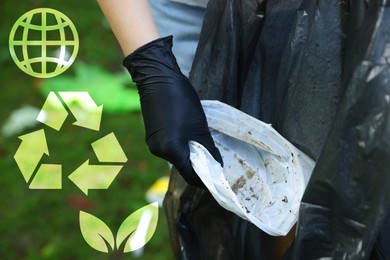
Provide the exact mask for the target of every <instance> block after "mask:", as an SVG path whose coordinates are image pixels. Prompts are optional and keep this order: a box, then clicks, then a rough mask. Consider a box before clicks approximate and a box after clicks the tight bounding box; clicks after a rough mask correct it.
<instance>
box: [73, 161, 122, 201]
mask: <svg viewBox="0 0 390 260" xmlns="http://www.w3.org/2000/svg"><path fill="white" fill-rule="evenodd" d="M122 167H123V165H90V164H89V160H87V161H85V162H84V163H83V164H82V165H81V166H80V167H79V168H77V169H76V170H75V171H74V172H72V173H71V174H70V175H69V176H68V178H69V179H70V180H71V181H72V182H73V183H74V184H75V185H76V186H77V187H79V189H80V190H81V191H82V192H84V193H85V195H88V190H91V189H108V187H110V185H111V183H112V182H113V181H114V179H115V177H116V176H117V175H118V173H119V172H120V170H121V169H122Z"/></svg>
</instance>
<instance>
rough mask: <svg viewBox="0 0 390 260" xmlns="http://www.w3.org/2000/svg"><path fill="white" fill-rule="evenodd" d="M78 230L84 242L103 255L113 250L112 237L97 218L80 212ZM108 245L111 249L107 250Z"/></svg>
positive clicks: (108, 229) (105, 226) (107, 228)
mask: <svg viewBox="0 0 390 260" xmlns="http://www.w3.org/2000/svg"><path fill="white" fill-rule="evenodd" d="M80 229H81V234H82V235H83V237H84V240H85V241H86V242H87V243H88V245H90V246H91V247H92V248H93V249H95V250H97V251H100V252H104V253H108V252H109V251H112V250H113V249H114V245H115V244H114V243H115V242H114V236H113V234H112V232H111V230H110V228H109V227H108V226H107V225H106V224H105V223H104V222H103V221H101V220H100V219H98V218H97V217H95V216H93V215H91V214H89V213H87V212H84V211H80ZM108 245H110V246H111V248H108Z"/></svg>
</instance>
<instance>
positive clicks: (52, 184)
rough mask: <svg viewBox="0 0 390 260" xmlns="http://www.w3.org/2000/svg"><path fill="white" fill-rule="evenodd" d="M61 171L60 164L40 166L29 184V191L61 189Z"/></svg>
mask: <svg viewBox="0 0 390 260" xmlns="http://www.w3.org/2000/svg"><path fill="white" fill-rule="evenodd" d="M61 169H62V166H61V164H41V166H40V167H39V169H38V171H37V173H36V174H35V176H34V179H33V180H32V181H31V183H30V189H61V188H62V174H61Z"/></svg>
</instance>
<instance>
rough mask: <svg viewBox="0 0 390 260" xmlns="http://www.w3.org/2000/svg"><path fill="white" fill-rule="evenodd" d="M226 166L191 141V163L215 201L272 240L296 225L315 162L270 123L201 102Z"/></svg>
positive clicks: (237, 111) (219, 105)
mask: <svg viewBox="0 0 390 260" xmlns="http://www.w3.org/2000/svg"><path fill="white" fill-rule="evenodd" d="M202 106H203V109H204V111H205V114H206V118H207V122H208V126H209V128H210V129H211V131H212V132H211V133H212V136H213V139H214V142H215V144H216V146H217V147H218V149H219V151H220V152H221V155H222V158H223V161H224V167H223V168H222V167H221V165H220V164H219V163H218V162H217V161H215V160H214V159H213V157H212V155H211V154H210V153H209V152H208V151H207V149H205V148H204V147H203V146H202V145H201V144H199V143H196V142H194V141H191V142H190V151H191V162H192V165H193V167H194V169H195V171H196V172H197V174H198V175H199V177H200V178H201V180H202V181H203V183H204V184H205V185H206V187H207V189H208V190H209V192H211V194H212V195H213V197H214V198H215V199H216V201H217V202H218V203H219V204H220V205H222V206H223V207H224V208H225V209H227V210H229V211H232V212H234V213H235V214H237V215H238V216H240V217H242V218H243V219H247V220H249V221H250V222H251V223H253V224H255V225H256V226H257V227H259V228H260V229H262V230H263V231H265V232H266V233H268V234H270V235H273V236H284V235H286V234H287V233H288V232H289V231H290V230H291V228H292V227H293V226H294V224H295V223H296V221H297V216H298V210H299V206H300V202H301V198H302V195H303V192H304V189H305V184H306V183H307V181H308V179H309V178H310V175H311V172H312V170H313V168H314V162H313V161H312V160H311V159H310V158H309V157H307V156H306V155H305V154H303V153H302V152H300V151H299V150H298V149H296V148H295V147H294V146H293V145H292V144H291V143H289V142H288V141H287V140H286V139H284V138H283V137H282V136H281V135H280V134H278V133H277V132H276V131H275V130H274V129H273V128H272V127H271V126H270V125H269V124H265V123H263V122H261V121H259V120H257V119H255V118H253V117H251V116H249V115H247V114H245V113H243V112H241V111H239V110H237V109H236V108H233V107H231V106H229V105H226V104H224V103H221V102H218V101H202Z"/></svg>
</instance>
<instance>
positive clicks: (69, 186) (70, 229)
mask: <svg viewBox="0 0 390 260" xmlns="http://www.w3.org/2000/svg"><path fill="white" fill-rule="evenodd" d="M38 7H49V8H54V9H57V10H59V11H61V12H63V13H65V14H66V15H67V16H68V17H69V18H70V19H71V20H72V21H73V22H74V24H75V25H76V28H77V29H78V32H79V35H80V50H79V54H78V57H77V60H80V61H83V62H85V63H88V64H94V65H99V66H102V67H104V68H105V69H107V70H109V71H112V72H118V71H120V70H122V67H121V61H122V56H121V52H120V49H119V47H118V44H117V43H116V40H115V38H114V36H113V34H112V32H111V31H110V30H109V29H107V28H106V27H104V26H103V24H104V20H103V15H102V13H101V11H100V9H99V7H98V5H97V3H96V1H78V0H67V1H59V0H55V1H31V0H26V1H18V2H17V3H16V2H15V1H10V0H3V1H1V3H0V68H1V69H0V79H1V81H0V82H1V83H0V84H1V94H0V126H1V125H3V124H4V122H5V120H6V119H7V118H8V117H9V115H10V114H11V112H12V111H14V110H15V109H18V108H20V107H22V106H24V105H30V106H35V107H37V108H40V107H41V106H42V105H43V103H44V101H45V97H43V96H41V95H40V94H39V86H40V84H41V83H42V82H41V80H39V79H34V78H32V77H30V76H28V75H26V74H24V73H23V72H21V71H20V70H19V69H18V68H17V67H16V65H15V64H14V63H13V61H12V59H11V57H10V55H9V52H8V35H9V32H10V30H11V27H12V25H13V23H14V22H15V21H16V20H17V19H18V17H19V16H21V15H22V14H23V13H25V12H26V11H29V10H31V9H33V8H38ZM73 74H74V71H73V70H72V68H70V69H69V70H68V71H66V72H65V73H64V74H63V75H68V76H69V75H73ZM59 77H61V76H59ZM103 87H104V86H103ZM80 90H82V87H81V89H80ZM99 105H100V104H99ZM103 113H104V110H103ZM71 123H72V118H68V119H67V121H66V122H65V124H64V126H63V128H62V129H61V131H60V132H56V131H54V130H51V129H50V128H48V127H46V126H44V125H38V126H37V127H35V128H34V129H26V130H25V131H24V132H23V133H28V132H31V131H33V130H38V129H41V128H44V129H45V131H46V132H47V140H48V145H49V150H50V157H45V158H44V161H46V162H51V163H54V162H60V163H61V164H62V165H63V188H62V189H61V190H30V189H29V188H28V185H27V184H26V182H25V181H24V179H23V177H22V175H21V173H20V172H19V169H18V167H17V165H16V163H15V161H14V159H13V155H14V154H15V152H16V150H17V148H18V146H19V144H20V140H19V139H18V138H17V135H16V136H11V137H2V136H0V169H1V173H0V177H1V179H0V234H1V239H0V259H173V256H172V253H171V250H170V245H169V239H168V232H167V226H166V219H165V216H164V213H163V211H162V210H160V215H159V223H158V226H157V230H156V232H155V235H154V236H153V238H152V239H151V241H150V242H149V243H148V244H147V245H146V246H145V248H144V254H143V256H142V257H140V258H135V257H134V256H133V255H132V254H131V253H128V254H121V253H118V252H114V253H110V254H105V253H100V252H98V251H95V250H94V249H92V248H91V247H89V245H88V244H87V243H86V242H85V241H84V239H83V237H82V235H81V233H80V228H79V222H78V217H79V212H80V210H83V211H86V212H88V213H90V214H93V215H95V216H97V217H99V218H100V219H102V220H103V221H104V222H105V223H106V224H107V225H108V226H109V227H110V228H111V230H112V231H113V233H114V235H115V234H116V230H118V228H119V226H120V224H121V223H122V221H123V220H124V219H125V218H126V217H127V216H128V215H130V214H131V213H132V212H134V211H135V210H137V209H139V208H141V207H143V206H145V205H147V204H148V202H147V201H146V200H145V193H146V191H147V190H148V188H149V187H150V186H151V185H152V184H153V183H154V181H155V180H156V179H157V178H158V177H160V176H162V175H167V174H169V171H168V167H167V164H166V162H164V161H162V160H160V159H158V158H156V157H154V156H152V155H151V154H150V153H149V151H148V149H147V147H146V145H145V142H144V130H143V126H142V120H141V116H140V114H139V113H138V112H131V113H130V112H129V113H120V114H107V113H104V114H103V119H102V126H101V127H102V128H101V131H100V132H94V131H91V130H87V129H82V128H80V127H76V126H73V125H72V124H71ZM110 132H114V133H115V135H116V136H117V138H118V140H119V142H120V143H121V145H122V147H123V148H124V151H125V153H126V155H127V157H128V159H129V160H128V162H127V163H126V164H125V165H124V168H123V169H122V171H121V172H120V174H119V176H118V177H117V178H116V179H115V181H114V182H113V183H112V185H111V186H110V188H109V189H107V190H91V191H90V193H89V196H86V195H84V194H83V193H82V192H81V191H80V190H79V189H78V188H77V187H76V186H75V185H74V184H73V183H72V182H71V181H70V180H69V179H68V178H67V175H69V174H70V173H71V172H72V171H73V170H74V169H76V168H77V167H78V166H79V165H80V164H81V163H83V162H84V161H85V160H86V159H91V160H92V161H93V160H95V161H96V159H93V156H94V154H93V151H92V149H91V146H90V143H91V142H93V141H95V140H97V139H98V138H99V137H102V136H104V135H105V134H107V133H110ZM23 133H21V134H23ZM19 135H20V134H19Z"/></svg>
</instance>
